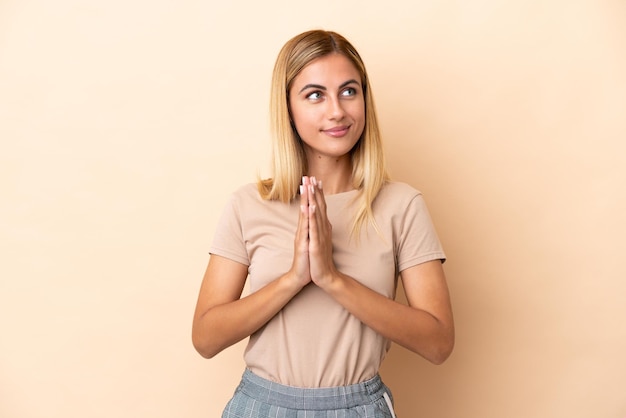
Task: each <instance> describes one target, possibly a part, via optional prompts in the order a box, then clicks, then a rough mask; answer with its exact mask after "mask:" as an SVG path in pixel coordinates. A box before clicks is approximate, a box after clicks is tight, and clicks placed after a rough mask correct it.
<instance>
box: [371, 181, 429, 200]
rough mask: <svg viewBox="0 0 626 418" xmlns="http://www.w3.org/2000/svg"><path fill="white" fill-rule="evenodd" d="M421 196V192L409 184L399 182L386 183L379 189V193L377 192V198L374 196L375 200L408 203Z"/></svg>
mask: <svg viewBox="0 0 626 418" xmlns="http://www.w3.org/2000/svg"><path fill="white" fill-rule="evenodd" d="M421 195H422V192H420V191H419V190H417V189H416V188H414V187H413V186H411V185H409V184H406V183H402V182H399V181H388V182H386V183H385V184H384V185H383V187H382V188H381V189H380V191H379V192H378V196H376V199H377V200H379V199H380V200H384V201H389V200H393V201H404V200H407V201H410V200H413V199H414V198H416V197H417V196H421Z"/></svg>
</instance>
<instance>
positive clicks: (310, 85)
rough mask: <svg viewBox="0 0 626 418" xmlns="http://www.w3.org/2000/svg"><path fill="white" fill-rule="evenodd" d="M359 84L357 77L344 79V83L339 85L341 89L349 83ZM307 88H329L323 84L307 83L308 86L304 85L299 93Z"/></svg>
mask: <svg viewBox="0 0 626 418" xmlns="http://www.w3.org/2000/svg"><path fill="white" fill-rule="evenodd" d="M353 83H354V84H359V82H358V81H356V80H355V79H350V80H348V81H344V82H343V83H341V85H340V86H339V88H340V89H342V88H344V87H346V86H347V85H349V84H353ZM306 89H319V90H324V91H326V90H327V88H326V87H324V86H322V85H321V84H307V85H306V86H304V87H302V89H301V90H300V91H299V92H298V93H302V92H303V91H304V90H306Z"/></svg>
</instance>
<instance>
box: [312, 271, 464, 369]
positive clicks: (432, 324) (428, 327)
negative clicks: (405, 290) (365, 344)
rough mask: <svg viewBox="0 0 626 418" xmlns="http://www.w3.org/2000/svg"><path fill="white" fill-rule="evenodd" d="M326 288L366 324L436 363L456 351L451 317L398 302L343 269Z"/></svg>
mask: <svg viewBox="0 0 626 418" xmlns="http://www.w3.org/2000/svg"><path fill="white" fill-rule="evenodd" d="M324 290H325V291H326V292H327V293H328V294H330V295H331V296H332V297H333V298H334V299H335V300H336V301H337V302H338V303H340V304H341V305H342V306H344V307H345V308H346V309H347V310H348V311H349V312H350V313H351V314H352V315H354V316H355V317H357V318H358V319H359V320H360V321H361V322H363V323H364V324H365V325H367V326H368V327H370V328H372V329H373V330H374V331H376V332H378V333H379V334H381V335H382V336H384V337H385V338H388V339H390V340H392V341H393V342H395V343H397V344H399V345H401V346H403V347H405V348H407V349H409V350H411V351H413V352H415V353H417V354H419V355H421V356H422V357H424V358H425V359H427V360H429V361H431V362H432V363H435V364H440V363H442V362H443V361H445V360H446V358H447V357H448V356H449V355H450V353H451V351H452V347H453V345H454V327H453V325H452V323H451V321H448V320H447V318H437V317H436V316H435V315H433V314H431V313H429V312H427V311H425V310H423V309H418V308H415V307H411V306H407V305H404V304H402V303H399V302H396V301H394V300H392V299H389V298H387V297H385V296H383V295H381V294H379V293H377V292H375V291H373V290H371V289H369V288H367V287H366V286H364V285H362V284H361V283H359V282H358V281H356V280H355V279H354V278H351V277H349V276H346V275H343V274H341V273H337V277H336V278H334V279H333V280H332V282H330V283H329V285H328V286H326V287H325V289H324Z"/></svg>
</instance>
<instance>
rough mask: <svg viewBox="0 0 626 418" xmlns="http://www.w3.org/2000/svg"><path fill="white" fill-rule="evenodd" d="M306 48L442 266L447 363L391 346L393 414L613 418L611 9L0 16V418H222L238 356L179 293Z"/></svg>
mask: <svg viewBox="0 0 626 418" xmlns="http://www.w3.org/2000/svg"><path fill="white" fill-rule="evenodd" d="M315 27H323V28H327V29H334V30H337V31H339V32H341V33H343V34H344V35H346V36H347V37H348V38H349V39H351V40H352V41H353V43H354V44H355V45H356V46H357V48H358V49H360V51H361V52H362V55H363V57H364V59H365V61H366V64H367V65H368V67H369V71H370V73H371V79H372V83H373V87H374V92H375V96H376V99H377V104H378V109H379V112H380V118H381V123H382V126H383V130H384V134H385V138H386V147H387V153H388V159H389V162H390V165H391V167H392V174H393V175H394V177H395V178H396V179H398V180H402V181H406V182H409V183H411V184H413V185H414V186H415V187H417V188H419V189H421V190H422V191H423V192H424V193H425V196H426V199H427V202H428V204H429V207H430V209H431V212H432V215H433V218H434V220H435V222H436V225H437V228H438V230H439V232H440V235H441V239H442V241H443V242H444V245H445V247H446V250H447V253H448V256H449V261H448V262H447V263H446V266H445V267H446V272H447V275H448V277H449V282H450V288H451V291H452V296H453V302H454V308H455V315H456V323H457V328H458V338H457V346H456V349H455V352H454V353H453V355H452V357H451V358H450V360H449V361H448V362H447V363H446V364H444V365H443V366H439V367H435V366H431V365H428V364H427V363H426V362H425V361H424V360H422V359H420V358H419V357H417V356H415V355H411V354H410V353H408V352H407V351H406V350H404V349H402V348H400V347H397V346H394V347H393V348H392V350H391V352H390V355H389V357H388V360H387V362H386V363H385V366H384V369H383V377H384V378H385V380H386V381H387V383H388V384H389V385H390V386H391V387H392V388H393V389H394V393H395V396H396V401H397V412H398V415H399V416H400V417H402V418H411V417H432V418H443V417H450V418H453V417H454V418H456V417H461V416H463V417H472V418H501V417H507V418H522V417H523V418H527V417H533V418H536V417H568V418H578V417H580V418H582V417H611V418H624V417H625V416H626V395H625V393H626V360H624V353H626V327H625V326H624V318H625V317H626V303H625V302H626V300H625V299H626V297H625V295H626V283H625V281H624V279H625V278H626V267H625V263H624V252H625V250H626V245H625V244H624V235H625V234H624V233H625V232H626V215H625V213H626V199H625V191H626V164H625V163H626V146H625V145H624V143H625V139H626V3H624V2H623V1H620V0H614V1H609V0H573V1H571V0H549V1H538V0H532V1H528V0H512V1H508V2H503V1H499V0H478V1H471V2H469V1H468V2H461V1H457V2H453V1H435V0H423V1H408V0H407V1H393V0H391V1H343V2H341V1H339V2H338V1H336V0H332V1H331V0H320V1H317V2H315V3H311V2H305V3H298V2H293V1H286V0H284V1H279V0H269V1H264V2H256V1H248V2H225V1H222V2H211V1H180V2H174V1H165V0H156V1H154V0H152V1H147V0H136V1H122V0H110V1H106V2H105V1H99V2H96V1H91V2H90V1H78V0H58V1H54V2H51V1H50V2H49V1H43V0H2V1H0V138H1V141H2V142H1V145H2V147H1V152H0V173H1V176H0V187H1V191H2V197H1V199H2V202H1V206H0V231H1V232H0V233H1V240H0V254H1V263H0V416H1V417H3V418H5V417H6V418H22V417H23V418H39V417H42V418H43V417H46V418H61V417H63V418H66V417H91V418H95V417H152V418H161V417H217V416H219V413H220V411H221V408H222V406H223V405H224V403H225V402H226V400H227V399H228V398H229V396H230V395H231V393H232V391H233V389H234V387H235V385H236V384H237V382H238V380H239V377H240V374H241V372H242V370H243V363H242V360H241V353H242V349H243V345H241V344H240V345H238V346H236V347H233V348H231V349H230V350H227V351H225V352H224V353H221V354H220V355H219V356H217V357H216V358H214V359H213V360H209V361H207V360H203V359H201V357H200V356H199V355H197V354H196V353H195V352H194V350H193V348H192V346H191V341H190V326H191V316H192V312H193V308H194V305H195V298H196V292H197V290H198V287H199V284H200V279H201V276H202V273H203V271H204V267H205V264H206V262H207V260H208V256H207V248H208V245H209V243H210V240H211V236H212V233H213V230H214V227H215V223H216V221H217V217H218V215H219V213H220V212H221V210H222V207H223V205H224V203H225V199H226V198H227V196H228V194H229V193H230V192H231V191H233V190H234V189H235V188H236V187H238V186H239V185H241V184H243V183H246V182H249V181H253V180H254V178H255V176H256V174H257V172H260V173H261V174H263V173H267V161H268V153H269V140H268V134H267V103H268V93H269V80H270V72H271V67H272V65H273V61H274V58H275V56H276V54H277V52H278V49H279V48H280V46H281V45H282V44H283V43H284V42H285V41H286V40H287V39H288V38H289V37H291V36H292V35H295V34H296V33H298V32H301V31H303V30H306V29H310V28H315Z"/></svg>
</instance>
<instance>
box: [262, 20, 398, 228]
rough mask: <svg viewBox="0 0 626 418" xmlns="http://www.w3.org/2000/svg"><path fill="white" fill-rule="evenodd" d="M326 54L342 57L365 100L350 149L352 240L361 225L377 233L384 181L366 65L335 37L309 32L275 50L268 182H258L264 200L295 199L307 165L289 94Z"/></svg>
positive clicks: (321, 31) (386, 176)
mask: <svg viewBox="0 0 626 418" xmlns="http://www.w3.org/2000/svg"><path fill="white" fill-rule="evenodd" d="M331 53H339V54H342V55H344V56H345V57H347V58H348V59H349V60H350V61H351V62H352V63H353V64H354V66H355V67H356V69H357V70H358V72H359V74H360V75H361V85H362V88H363V94H364V99H365V127H364V129H363V134H362V135H361V138H360V139H359V142H358V143H357V144H356V145H355V147H354V148H353V149H352V151H350V152H351V157H352V182H353V187H354V188H355V189H357V190H358V191H359V193H358V195H357V201H358V204H357V210H356V213H355V217H354V220H353V224H352V235H355V234H356V235H358V233H359V232H360V230H361V228H362V227H363V225H364V224H365V223H366V222H370V223H372V225H373V226H374V227H375V228H376V229H378V228H377V226H376V223H375V221H374V216H373V213H372V202H373V201H374V199H375V198H376V196H377V195H378V192H379V191H380V189H381V188H382V186H383V185H384V183H385V182H386V181H387V180H388V175H387V170H386V168H385V160H384V156H383V146H382V141H381V136H380V131H379V127H378V119H377V118H376V109H375V106H374V98H373V97H372V89H371V87H370V84H369V79H368V77H367V72H366V70H365V64H364V63H363V60H362V59H361V57H360V55H359V53H358V52H357V51H356V49H355V48H354V47H353V46H352V45H351V44H350V42H348V40H347V39H345V38H344V37H343V36H341V35H339V34H338V33H335V32H331V31H324V30H312V31H308V32H304V33H301V34H299V35H297V36H295V37H293V38H292V39H290V40H289V41H288V42H287V43H286V44H285V45H284V46H283V48H282V49H281V50H280V52H279V54H278V58H277V59H276V63H275V65H274V72H273V75H272V88H271V96H270V118H271V120H270V129H271V133H272V141H273V142H272V160H271V164H272V166H271V169H272V176H273V177H272V178H270V179H263V180H261V179H260V180H259V181H258V183H257V185H258V189H259V193H260V194H261V196H262V197H263V198H264V199H267V200H279V201H282V202H285V203H287V202H290V201H291V200H292V199H294V198H295V197H296V196H297V194H298V187H299V185H300V183H301V180H302V176H303V175H306V172H307V168H308V167H307V159H306V155H305V152H304V147H303V145H302V141H301V140H300V139H299V137H298V135H297V133H296V131H295V128H294V126H293V125H292V122H291V118H290V113H289V106H288V100H289V90H290V88H291V83H292V82H293V80H294V79H295V78H296V76H297V75H298V74H299V73H300V71H302V69H303V68H304V67H306V66H307V65H308V64H309V63H311V62H312V61H313V60H315V59H317V58H320V57H323V56H325V55H328V54H331Z"/></svg>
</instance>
